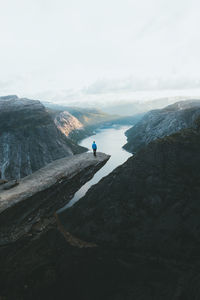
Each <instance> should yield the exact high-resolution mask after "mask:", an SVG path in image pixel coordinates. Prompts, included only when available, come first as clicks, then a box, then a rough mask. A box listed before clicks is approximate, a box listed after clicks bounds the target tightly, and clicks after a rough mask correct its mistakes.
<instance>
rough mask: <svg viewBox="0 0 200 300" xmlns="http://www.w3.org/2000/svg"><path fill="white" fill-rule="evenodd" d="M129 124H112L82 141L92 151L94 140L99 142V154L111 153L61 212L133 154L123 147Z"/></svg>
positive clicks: (81, 143) (81, 144)
mask: <svg viewBox="0 0 200 300" xmlns="http://www.w3.org/2000/svg"><path fill="white" fill-rule="evenodd" d="M129 128H130V127H128V126H116V125H114V126H112V127H111V128H106V129H101V130H99V131H98V132H97V133H96V134H95V135H93V136H90V137H88V138H86V139H84V140H82V141H81V142H80V144H79V145H80V146H83V147H86V148H88V149H89V151H91V146H92V142H93V141H95V142H96V144H97V155H98V151H99V152H104V153H106V154H109V155H111V157H110V159H109V160H108V161H107V163H106V164H105V165H104V166H103V167H102V168H101V169H100V170H99V171H98V172H97V173H96V174H95V175H94V176H93V178H92V179H91V180H90V181H88V182H86V183H85V184H84V185H83V186H82V187H81V188H80V189H79V190H78V191H77V192H76V193H75V194H74V197H73V198H72V199H71V200H70V202H69V203H68V204H67V205H66V206H64V207H63V208H62V209H61V210H59V211H58V212H61V211H63V210H65V209H67V208H68V207H70V206H72V205H73V204H74V203H76V202H77V201H78V200H79V199H80V198H82V197H83V196H84V195H85V194H86V192H87V191H88V190H89V188H90V187H91V186H92V185H94V184H96V183H98V182H99V181H100V179H101V178H103V177H105V176H107V175H108V174H109V173H110V172H112V171H113V170H114V169H115V168H116V167H118V166H119V165H121V164H123V163H124V162H125V161H126V160H127V159H128V158H129V157H130V156H131V155H132V154H131V153H129V152H127V151H126V150H124V149H123V148H122V146H123V145H124V144H125V143H126V136H125V131H126V130H128V129H129Z"/></svg>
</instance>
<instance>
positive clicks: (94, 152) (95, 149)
mask: <svg viewBox="0 0 200 300" xmlns="http://www.w3.org/2000/svg"><path fill="white" fill-rule="evenodd" d="M92 150H93V154H94V156H96V152H97V144H96V143H95V141H94V142H93V144H92Z"/></svg>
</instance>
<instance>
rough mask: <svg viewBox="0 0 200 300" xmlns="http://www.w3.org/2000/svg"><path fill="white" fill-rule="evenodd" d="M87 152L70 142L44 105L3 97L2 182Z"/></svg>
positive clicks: (0, 104)
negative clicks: (3, 179) (59, 159)
mask: <svg viewBox="0 0 200 300" xmlns="http://www.w3.org/2000/svg"><path fill="white" fill-rule="evenodd" d="M84 151H85V149H84V148H82V147H79V146H77V145H76V144H75V143H73V142H72V141H70V140H69V139H67V138H66V136H65V135H64V134H62V132H61V131H60V130H58V129H57V127H56V126H55V124H54V122H53V120H52V118H51V116H50V114H49V113H48V112H47V111H46V109H45V107H44V106H43V105H42V104H41V103H40V101H34V100H29V99H25V98H21V99H20V98H18V97H17V96H15V95H14V96H6V97H0V172H1V178H7V179H12V178H21V177H24V176H26V175H28V174H31V173H32V172H34V171H36V170H37V169H39V168H41V167H43V166H45V165H46V164H48V163H50V162H52V161H53V160H56V159H58V158H62V157H65V156H69V155H73V154H75V153H80V152H84Z"/></svg>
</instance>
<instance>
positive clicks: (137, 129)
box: [124, 100, 200, 153]
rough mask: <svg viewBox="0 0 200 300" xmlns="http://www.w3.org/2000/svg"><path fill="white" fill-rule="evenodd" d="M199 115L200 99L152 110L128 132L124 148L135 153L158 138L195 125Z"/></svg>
mask: <svg viewBox="0 0 200 300" xmlns="http://www.w3.org/2000/svg"><path fill="white" fill-rule="evenodd" d="M199 115H200V100H188V101H181V102H177V103H175V104H172V105H169V106H167V107H166V108H164V109H157V110H152V111H150V112H148V113H147V114H146V115H145V116H144V117H143V118H142V120H140V121H139V122H138V123H137V124H136V125H135V126H134V127H132V128H130V129H129V130H128V131H127V132H126V135H127V138H128V142H127V144H126V145H125V146H124V148H125V149H126V150H128V151H129V152H132V153H135V152H137V151H138V150H139V149H141V148H142V147H144V146H146V145H147V144H148V143H150V142H151V141H154V140H155V139H157V138H162V137H164V136H168V135H170V134H172V133H175V132H178V131H179V130H181V129H184V128H189V127H195V120H196V119H197V117H198V116H199Z"/></svg>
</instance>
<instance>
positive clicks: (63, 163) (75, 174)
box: [0, 152, 110, 244]
mask: <svg viewBox="0 0 200 300" xmlns="http://www.w3.org/2000/svg"><path fill="white" fill-rule="evenodd" d="M109 157H110V156H108V155H106V154H104V153H100V152H99V153H98V155H97V156H96V157H94V156H93V154H92V153H83V154H78V155H74V156H72V157H65V158H62V159H59V160H56V161H54V162H52V163H50V164H48V165H47V166H45V167H43V168H41V169H39V170H38V171H36V172H35V173H33V174H31V175H29V176H26V177H24V178H22V179H21V180H20V181H19V182H18V183H19V184H18V185H17V186H15V187H12V188H11V189H9V190H0V244H1V243H5V242H6V241H8V240H16V239H17V238H19V236H21V235H23V234H24V232H25V231H28V229H29V228H30V227H31V226H32V225H33V223H35V222H36V220H38V219H41V218H44V216H46V217H47V218H48V217H49V216H52V215H53V213H54V212H56V210H58V209H59V208H61V207H62V206H63V205H65V204H66V203H67V202H68V201H69V200H70V199H71V198H70V197H72V196H73V192H75V190H76V189H77V187H79V186H81V185H82V184H84V183H85V181H87V180H89V179H90V178H91V176H92V175H93V174H94V173H95V172H96V171H97V170H98V169H99V168H101V166H103V165H104V164H105V163H106V161H107V160H108V159H109ZM8 184H9V183H8Z"/></svg>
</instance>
